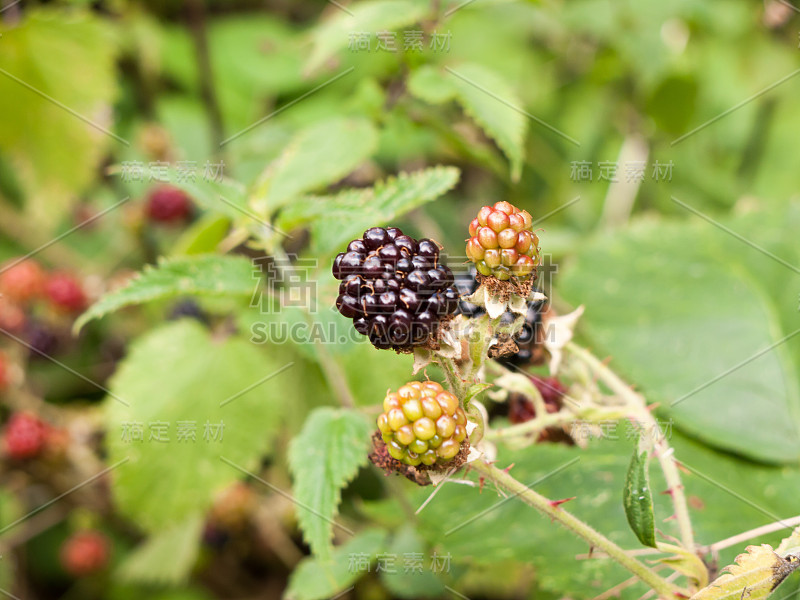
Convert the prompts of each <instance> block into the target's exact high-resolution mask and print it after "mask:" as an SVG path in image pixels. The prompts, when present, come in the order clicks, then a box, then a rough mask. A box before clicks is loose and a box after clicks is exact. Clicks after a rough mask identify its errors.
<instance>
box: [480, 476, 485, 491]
mask: <svg viewBox="0 0 800 600" xmlns="http://www.w3.org/2000/svg"><path fill="white" fill-rule="evenodd" d="M484 483H486V478H485V477H484V476H483V475H481V476H480V477H479V478H478V493H481V492H483V484H484Z"/></svg>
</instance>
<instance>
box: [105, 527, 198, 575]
mask: <svg viewBox="0 0 800 600" xmlns="http://www.w3.org/2000/svg"><path fill="white" fill-rule="evenodd" d="M203 522H204V521H203V517H202V516H201V515H194V516H192V517H190V518H189V519H188V520H186V521H184V522H182V523H179V524H178V525H174V526H172V527H170V528H168V529H166V530H164V531H159V532H157V533H155V534H153V535H152V536H150V538H148V539H147V540H146V541H145V542H144V543H143V544H142V545H141V546H139V547H138V548H136V549H135V550H134V551H133V552H132V553H131V554H129V555H128V556H126V557H125V562H123V563H122V564H121V565H120V566H119V570H118V572H117V574H118V575H119V576H120V577H121V578H122V579H124V580H126V581H131V582H137V583H146V584H152V585H178V584H180V583H183V582H185V581H186V580H187V578H188V576H189V573H190V572H191V570H192V567H193V566H194V564H195V561H196V560H197V556H198V554H199V551H200V536H201V533H202V531H203Z"/></svg>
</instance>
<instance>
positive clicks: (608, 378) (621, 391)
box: [566, 342, 696, 552]
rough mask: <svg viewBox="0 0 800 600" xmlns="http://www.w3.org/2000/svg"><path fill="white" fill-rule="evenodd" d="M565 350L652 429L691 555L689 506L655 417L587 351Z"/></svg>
mask: <svg viewBox="0 0 800 600" xmlns="http://www.w3.org/2000/svg"><path fill="white" fill-rule="evenodd" d="M566 348H567V350H568V351H569V352H570V354H572V355H573V356H575V357H576V358H578V359H580V360H582V361H583V362H584V363H585V364H586V365H587V366H588V367H589V368H590V369H591V370H592V371H593V372H594V374H595V375H596V376H597V377H598V378H599V379H600V380H601V381H602V382H603V383H605V384H606V385H607V386H608V387H609V389H611V391H612V392H614V393H615V394H617V395H618V396H619V397H620V398H622V399H623V400H625V402H626V403H627V404H628V406H629V407H630V408H631V414H630V416H631V417H633V418H634V419H636V420H637V421H638V422H639V424H640V425H642V426H644V427H646V428H647V429H652V431H653V432H654V433H655V434H656V435H655V436H654V437H655V448H654V454H655V455H656V457H657V458H658V462H659V464H660V465H661V470H662V471H663V473H664V479H665V480H666V482H667V486H668V489H669V493H670V496H671V497H672V504H673V506H674V508H675V520H676V521H677V523H678V529H679V531H680V536H681V541H682V542H683V545H684V547H685V548H686V549H687V550H689V551H691V552H694V551H695V549H696V547H695V542H694V533H693V532H692V522H691V519H690V517H689V505H688V503H687V502H686V494H685V493H684V489H683V484H682V483H681V476H680V473H679V472H678V467H677V465H676V464H675V460H674V459H673V458H672V448H670V446H669V444H668V443H667V440H666V437H665V436H664V435H663V433H662V432H661V428H660V427H659V426H658V423H657V422H656V420H655V418H654V417H653V415H652V414H651V413H650V411H649V410H648V409H647V404H646V403H645V400H644V398H643V397H642V396H641V395H640V394H637V393H636V392H634V391H633V390H632V389H631V388H630V386H628V384H626V383H625V382H624V381H623V380H622V379H620V377H619V376H618V375H617V374H616V373H614V372H613V371H612V370H611V369H609V368H608V367H607V366H606V365H605V364H604V363H603V362H602V361H600V360H599V359H598V358H597V357H595V356H594V355H593V354H592V353H591V352H589V351H588V350H585V349H583V348H581V347H580V346H577V345H576V344H574V343H573V342H570V343H568V344H567V345H566Z"/></svg>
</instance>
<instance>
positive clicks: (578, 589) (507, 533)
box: [408, 421, 800, 600]
mask: <svg viewBox="0 0 800 600" xmlns="http://www.w3.org/2000/svg"><path fill="white" fill-rule="evenodd" d="M662 422H663V421H662ZM607 429H608V432H609V435H610V436H611V438H612V439H603V440H594V441H590V442H589V447H588V448H585V449H579V448H577V447H567V446H564V445H561V444H535V445H533V446H529V447H527V448H521V449H519V448H513V447H506V446H505V445H504V444H500V445H498V456H497V463H496V464H497V465H498V467H501V468H505V467H507V466H509V465H511V464H512V463H513V464H514V466H513V468H512V469H511V474H512V475H514V477H516V478H517V479H518V480H519V481H522V482H523V483H524V484H526V485H530V484H533V483H535V489H536V490H537V491H538V492H540V493H542V494H544V495H545V496H546V497H548V498H551V499H561V498H570V497H573V496H576V495H577V497H576V498H575V499H574V500H571V501H570V502H568V503H567V504H565V505H564V507H565V508H566V509H567V510H569V511H570V512H571V513H572V514H574V515H575V516H577V517H578V518H580V519H582V520H583V521H585V522H587V523H589V524H591V525H593V526H594V527H596V528H597V529H598V530H599V531H600V532H601V533H603V534H604V535H606V536H607V537H608V538H609V539H611V540H612V541H614V542H615V543H617V544H618V545H620V546H621V547H623V548H635V547H636V546H637V545H638V541H637V539H636V537H635V535H634V534H633V532H632V531H631V529H630V526H629V525H628V522H627V519H626V517H625V514H624V511H622V510H619V508H620V506H619V504H620V502H619V491H618V490H621V489H622V487H623V485H624V482H625V477H626V473H627V470H628V467H629V464H630V443H631V442H630V441H629V440H635V439H636V438H637V437H638V433H637V432H636V430H635V429H634V428H633V427H631V426H630V425H629V424H628V423H627V422H625V421H622V422H620V423H618V424H617V425H616V427H613V426H610V427H608V428H607ZM668 435H669V434H668ZM670 442H671V445H672V446H673V448H675V454H674V456H675V457H676V459H677V460H678V461H680V463H681V464H685V465H687V466H688V467H691V468H692V469H693V470H694V471H696V472H697V473H702V474H703V475H706V476H707V477H710V478H711V479H712V480H713V481H708V480H707V479H704V478H703V477H701V476H700V475H697V474H695V473H694V472H690V473H684V474H683V475H682V483H683V485H684V487H685V490H686V494H687V496H688V498H689V501H690V503H691V505H692V507H693V508H692V516H693V525H694V530H695V533H696V536H697V539H698V540H700V541H701V542H702V543H711V542H714V541H717V540H721V539H725V538H727V537H730V536H732V535H735V534H738V533H741V532H742V531H744V530H747V529H750V528H755V527H759V526H762V525H765V524H767V523H771V522H773V521H774V517H771V516H769V515H780V516H787V517H788V516H790V515H794V514H797V501H796V497H797V494H796V489H797V481H798V478H799V477H800V469H798V468H790V467H780V468H779V467H772V466H767V465H763V464H759V463H754V462H751V461H743V460H741V459H740V458H738V457H736V456H733V455H730V454H728V453H722V452H717V451H715V450H713V449H711V448H709V447H707V446H704V445H702V444H700V443H698V442H695V441H693V440H690V439H689V438H686V437H685V436H683V435H681V434H680V433H679V432H678V431H676V430H675V429H673V430H672V431H671V437H670ZM576 457H580V461H578V462H573V464H571V465H570V466H569V467H567V468H562V467H563V466H564V465H565V464H567V463H569V462H570V461H574V459H575V458H576ZM560 468H562V470H560V471H559V470H558V469H560ZM467 477H468V478H471V479H473V480H476V481H477V477H476V476H474V475H469V474H467ZM650 480H651V486H652V489H653V490H654V494H653V502H654V505H655V512H656V513H657V514H664V515H668V514H672V512H673V508H672V505H671V501H670V498H669V496H668V495H666V494H661V493H657V492H660V491H661V490H665V489H666V488H667V484H666V482H665V481H664V478H663V475H662V474H661V472H660V469H657V468H653V469H652V470H651V473H650ZM408 488H409V490H410V493H411V494H412V495H411V504H412V506H415V507H417V506H420V505H421V504H422V503H423V502H424V501H425V500H427V498H428V496H429V495H430V493H431V491H430V490H429V489H419V490H415V489H413V484H411V483H409V484H408ZM740 498H746V499H747V500H748V502H745V501H742V500H740ZM750 503H752V505H751V504H750ZM755 507H757V508H755ZM476 515H480V518H478V519H474V520H471V521H469V522H468V523H466V524H465V521H467V520H469V519H472V517H474V516H476ZM418 519H419V526H418V529H417V531H418V533H419V534H420V535H421V536H423V537H424V538H425V540H426V541H427V542H428V543H429V544H432V545H434V546H435V547H436V549H437V553H439V554H440V555H443V554H447V553H450V554H451V555H452V557H453V571H456V569H457V568H460V567H464V568H468V569H473V568H478V567H479V566H481V565H484V566H486V567H487V568H492V566H493V565H496V564H498V563H500V562H504V561H517V562H518V563H522V564H528V565H533V566H534V567H535V568H536V572H537V576H536V577H537V585H538V586H539V587H540V588H541V589H542V590H543V591H546V592H548V594H546V595H547V596H549V595H550V594H553V595H557V597H570V598H575V599H576V600H578V599H588V598H593V597H595V596H597V595H599V594H601V593H602V592H604V591H606V590H608V589H609V588H611V587H612V586H614V585H616V584H618V583H619V582H621V581H624V580H625V579H627V578H628V577H630V575H629V574H627V572H626V571H625V570H624V569H622V568H621V567H619V566H618V565H616V564H615V563H613V562H612V561H607V560H575V556H576V555H577V554H583V553H585V552H586V551H587V547H586V545H585V543H584V542H582V541H581V540H580V539H578V538H576V537H575V536H574V535H573V534H572V533H571V532H569V531H568V530H566V529H564V528H563V527H560V526H559V525H558V524H555V523H551V522H550V521H549V520H548V519H546V518H544V517H542V516H541V515H539V514H538V513H537V512H536V511H534V509H532V508H531V507H530V506H527V505H526V504H524V503H523V502H520V501H519V500H518V499H516V500H508V501H503V498H502V497H499V496H498V495H497V494H496V493H489V488H488V487H484V489H483V491H482V492H479V491H478V490H477V489H473V490H472V491H470V490H469V489H468V488H465V487H464V486H462V485H457V484H450V483H446V484H444V486H443V487H442V489H440V490H438V491H437V493H436V496H435V497H434V498H433V499H432V500H431V501H430V503H429V504H428V505H427V506H425V508H424V509H423V510H422V511H421V512H420V513H419V516H418ZM658 528H659V530H661V531H663V532H664V534H665V535H668V536H673V537H674V536H677V535H678V531H677V527H676V524H675V521H674V520H667V521H661V520H659V522H658ZM783 535H785V534H781V533H780V532H778V533H774V534H771V536H767V537H766V538H762V539H763V541H765V542H768V543H772V544H773V545H775V544H777V543H778V541H779V540H780V538H781V537H782V536H783ZM735 555H736V551H735V550H733V549H728V550H723V551H722V555H721V557H720V560H721V561H723V563H722V564H725V562H726V561H727V562H730V561H732V560H733V558H734V556H735ZM454 587H456V589H459V590H461V588H460V587H458V586H454ZM646 591H647V588H646V587H645V586H643V585H642V584H636V585H634V586H632V587H631V588H630V589H629V590H626V592H624V593H623V597H624V598H626V599H627V598H630V599H631V600H636V599H637V598H639V597H640V596H641V595H642V594H644V593H645V592H646Z"/></svg>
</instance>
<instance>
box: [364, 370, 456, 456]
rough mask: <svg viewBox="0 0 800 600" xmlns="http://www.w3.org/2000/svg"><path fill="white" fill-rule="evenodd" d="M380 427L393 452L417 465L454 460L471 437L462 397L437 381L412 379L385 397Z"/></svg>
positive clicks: (388, 448) (388, 446)
mask: <svg viewBox="0 0 800 600" xmlns="http://www.w3.org/2000/svg"><path fill="white" fill-rule="evenodd" d="M383 411H384V412H382V413H381V415H380V416H379V417H378V429H379V430H380V432H381V437H382V438H383V441H384V443H385V444H386V449H387V451H388V452H389V455H390V456H391V457H392V458H394V459H396V460H399V461H400V462H402V463H405V464H407V465H410V466H412V467H416V466H418V465H420V464H423V465H427V466H431V465H434V464H437V463H438V464H443V463H447V462H449V461H451V460H452V459H453V458H455V457H456V456H457V455H458V453H459V452H460V451H461V442H463V441H464V440H465V439H466V437H467V416H466V414H464V410H463V409H462V408H461V407H460V406H459V405H458V399H457V398H456V397H455V396H454V395H453V394H451V393H450V392H448V391H445V390H444V389H443V388H442V386H441V385H440V384H438V383H436V382H435V381H424V382H420V381H412V382H410V383H407V384H406V385H404V386H402V387H400V389H398V390H397V392H390V393H389V394H387V395H386V398H385V399H384V400H383Z"/></svg>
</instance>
